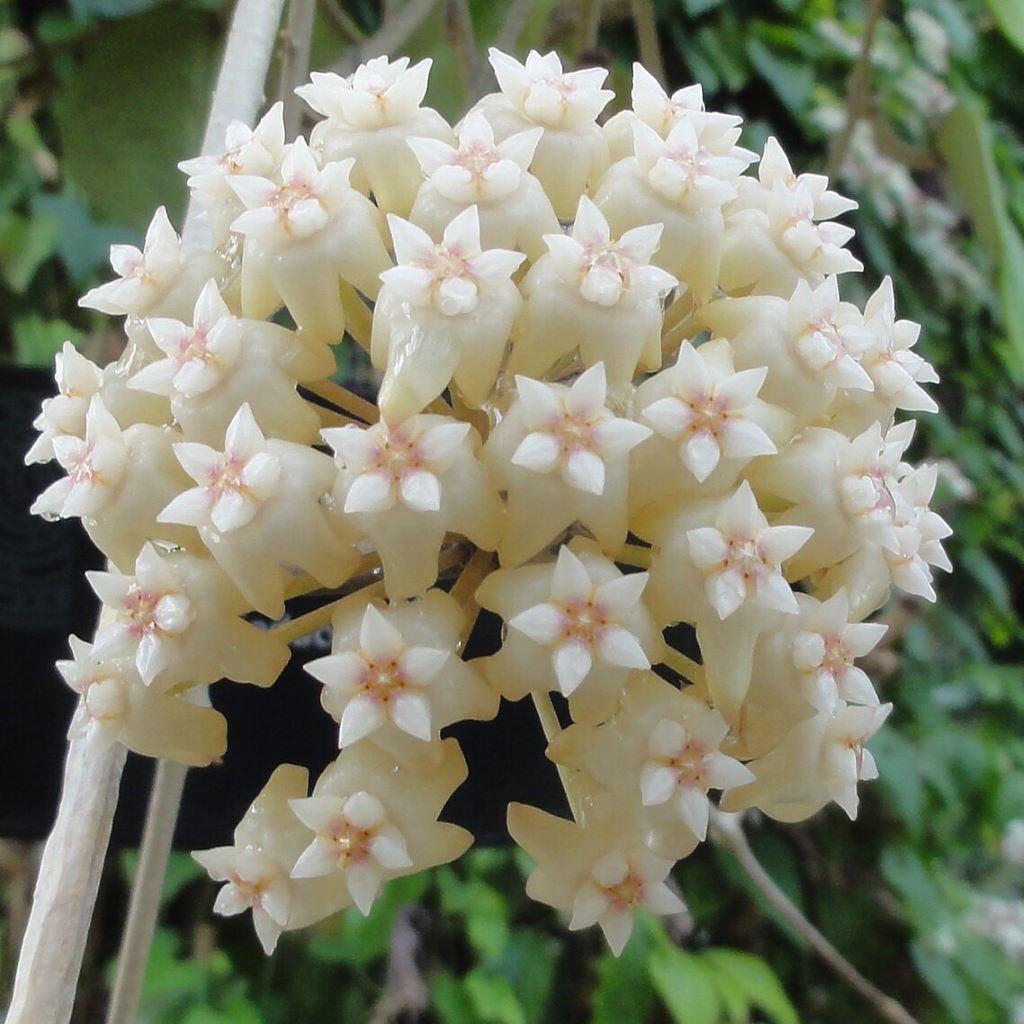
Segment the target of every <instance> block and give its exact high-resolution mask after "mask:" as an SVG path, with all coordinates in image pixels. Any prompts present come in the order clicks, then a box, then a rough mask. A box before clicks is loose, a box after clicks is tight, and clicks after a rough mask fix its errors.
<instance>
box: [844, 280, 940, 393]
mask: <svg viewBox="0 0 1024 1024" xmlns="http://www.w3.org/2000/svg"><path fill="white" fill-rule="evenodd" d="M864 321H865V323H866V325H867V328H868V331H869V342H868V344H867V345H866V346H865V351H864V353H863V354H862V356H861V365H862V366H863V368H864V370H865V371H866V372H867V374H868V376H869V377H870V378H871V380H872V381H873V382H874V386H875V390H876V392H877V393H878V394H879V395H880V396H881V397H883V398H885V399H887V400H888V401H890V402H892V403H893V406H894V407H895V408H896V409H904V410H906V411H908V412H938V408H939V407H938V405H937V404H936V402H935V400H934V399H933V398H932V397H931V395H929V394H928V393H927V392H926V391H925V390H924V388H922V387H921V385H922V384H934V383H936V382H937V381H938V379H939V377H938V374H937V373H936V372H935V370H934V369H933V367H932V366H931V364H930V363H928V362H926V361H925V360H924V359H922V358H921V356H919V355H918V354H917V353H916V352H913V351H912V349H913V347H914V345H915V344H916V343H917V339H918V337H919V335H920V333H921V325H920V324H917V323H914V321H912V320H897V319H896V302H895V299H894V297H893V290H892V279H891V278H889V277H886V278H885V280H884V281H883V282H882V283H881V285H880V286H879V287H878V290H877V291H876V292H875V293H874V294H873V295H872V296H871V298H870V299H868V303H867V305H866V306H865V307H864Z"/></svg>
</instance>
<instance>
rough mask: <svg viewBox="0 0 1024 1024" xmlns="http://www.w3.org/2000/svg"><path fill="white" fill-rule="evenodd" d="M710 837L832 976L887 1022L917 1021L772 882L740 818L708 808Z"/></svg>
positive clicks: (905, 1023)
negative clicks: (826, 936)
mask: <svg viewBox="0 0 1024 1024" xmlns="http://www.w3.org/2000/svg"><path fill="white" fill-rule="evenodd" d="M711 838H712V839H713V840H714V841H715V842H717V843H719V844H720V845H722V846H724V847H725V848H726V849H728V850H729V851H730V852H731V853H732V855H733V856H734V857H735V858H736V861H737V863H738V864H739V866H740V867H741V868H742V869H743V872H744V874H746V876H747V877H748V878H749V879H750V880H751V882H753V883H754V885H755V886H756V887H757V889H758V891H759V892H760V893H761V895H762V896H764V898H765V899H766V900H767V901H768V903H769V904H770V905H771V906H772V908H773V909H774V910H775V911H776V912H777V913H778V915H779V916H780V917H781V918H782V919H783V920H784V921H785V922H786V923H787V924H788V925H789V926H790V927H791V928H792V929H793V930H794V931H795V932H796V933H797V934H798V935H800V936H801V937H802V938H804V939H806V941H807V944H808V945H809V946H810V947H811V948H812V949H813V950H814V951H815V953H817V954H818V956H820V957H821V959H822V960H824V961H825V963H826V964H827V965H828V966H829V968H830V969H831V970H832V971H833V972H834V973H835V975H836V976H837V977H838V978H839V979H840V980H841V981H843V982H844V983H845V984H846V985H848V986H849V987H850V988H852V989H853V990H854V991H855V992H857V993H859V994H860V995H861V996H863V997H864V999H866V1000H867V1001H868V1002H869V1003H871V1005H872V1006H874V1008H875V1009H876V1010H877V1011H878V1014H879V1016H880V1017H881V1018H882V1020H885V1021H890V1022H891V1024H918V1022H917V1020H916V1019H915V1018H914V1017H912V1016H911V1015H910V1014H909V1013H908V1012H907V1010H906V1009H905V1008H904V1007H903V1006H902V1005H901V1004H900V1003H899V1002H898V1001H897V1000H896V999H894V998H893V997H892V996H889V995H886V994H885V993H884V992H883V991H882V990H881V989H879V988H877V987H876V986H875V985H873V984H872V983H871V982H870V981H868V979H867V978H865V977H864V975H863V974H861V973H860V971H858V970H857V968H856V967H854V966H853V964H851V963H850V961H849V960H847V959H846V957H844V956H843V954H842V953H840V952H839V950H838V949H836V947H835V946H833V945H832V943H831V942H829V941H828V939H826V938H825V936H824V935H822V934H821V932H820V931H818V929H817V928H815V927H814V925H813V924H811V922H810V921H808V920H807V918H806V917H804V915H803V914H802V913H801V912H800V910H799V909H798V908H797V907H796V906H795V904H794V903H793V902H792V900H790V898H789V897H788V896H787V895H786V894H785V893H784V892H783V891H782V890H781V889H780V888H779V887H778V885H776V884H775V881H774V879H773V878H772V877H771V875H769V874H768V872H767V871H765V869H764V868H763V867H762V865H761V862H760V861H759V860H758V859H757V856H756V855H755V853H754V851H753V850H752V849H751V848H750V843H749V842H747V836H746V833H745V832H744V831H743V826H742V824H741V818H740V815H738V814H727V813H726V812H725V811H720V810H718V809H717V808H715V807H712V808H711Z"/></svg>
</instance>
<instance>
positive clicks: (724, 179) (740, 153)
mask: <svg viewBox="0 0 1024 1024" xmlns="http://www.w3.org/2000/svg"><path fill="white" fill-rule="evenodd" d="M633 145H634V148H635V151H636V158H637V160H638V161H639V164H640V169H641V171H642V172H643V174H644V175H645V176H646V180H647V182H648V184H649V185H650V187H651V188H652V189H654V191H655V192H657V193H658V195H660V196H662V197H663V198H664V199H666V200H668V201H669V202H670V203H672V204H674V205H677V206H679V207H681V208H682V209H685V210H687V211H697V210H704V209H707V208H717V207H721V206H723V205H724V204H725V203H727V202H729V201H730V200H732V199H735V198H736V196H737V194H738V193H737V189H736V179H737V178H738V177H739V176H740V175H741V174H742V173H743V171H744V170H746V168H747V167H748V166H749V164H750V163H751V160H750V159H748V158H747V156H746V151H745V150H739V149H734V150H733V151H732V153H730V155H726V156H720V155H717V154H716V153H713V152H710V151H709V150H707V149H705V148H704V146H703V145H702V141H701V137H700V136H699V135H698V133H697V130H696V128H695V127H694V124H693V122H692V121H691V120H689V119H684V120H680V121H678V122H677V123H676V124H675V126H674V127H673V128H672V130H671V131H670V132H669V133H668V136H667V137H666V138H664V139H663V138H662V137H661V136H660V135H659V134H658V133H657V132H656V131H655V130H654V129H653V128H651V127H650V126H649V125H647V124H645V123H644V122H643V121H641V120H639V119H637V120H636V121H634V122H633Z"/></svg>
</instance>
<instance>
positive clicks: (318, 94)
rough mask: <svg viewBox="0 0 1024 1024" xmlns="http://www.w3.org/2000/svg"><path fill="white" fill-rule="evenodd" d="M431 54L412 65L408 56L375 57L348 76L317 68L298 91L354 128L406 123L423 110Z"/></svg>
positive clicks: (318, 109) (334, 118)
mask: <svg viewBox="0 0 1024 1024" xmlns="http://www.w3.org/2000/svg"><path fill="white" fill-rule="evenodd" d="M432 63H433V62H432V61H431V60H430V58H427V59H426V60H421V61H420V62H419V63H418V64H414V65H412V66H411V67H410V66H409V58H408V57H400V58H399V59H398V60H394V61H392V60H389V59H388V58H387V57H374V58H373V59H372V60H369V61H367V62H366V63H365V64H360V66H359V67H358V68H356V70H355V71H354V72H353V73H352V74H351V75H349V76H348V77H347V78H343V77H342V76H341V75H336V74H333V73H331V72H318V71H314V72H313V74H312V76H311V78H312V82H311V84H309V85H302V86H300V87H299V88H298V89H296V90H295V92H296V93H297V94H298V95H299V96H301V97H302V98H303V99H304V100H305V101H306V102H307V103H308V104H309V105H310V106H311V107H312V108H313V109H314V110H315V111H316V112H317V113H319V114H323V116H324V117H326V118H329V119H330V120H331V121H333V122H336V123H337V124H339V125H345V126H346V127H348V128H350V129H352V130H354V131H372V130H374V129H377V128H385V127H388V126H391V125H398V124H403V123H404V122H406V121H408V120H410V119H411V118H412V117H413V116H414V115H415V114H416V112H417V111H418V110H419V107H420V104H421V103H422V102H423V97H424V96H425V95H426V92H427V81H428V80H429V78H430V68H431V65H432Z"/></svg>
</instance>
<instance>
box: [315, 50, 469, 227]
mask: <svg viewBox="0 0 1024 1024" xmlns="http://www.w3.org/2000/svg"><path fill="white" fill-rule="evenodd" d="M430 67H431V61H430V60H429V59H428V60H421V61H420V62H419V63H418V64H413V65H411V66H410V64H409V58H408V57H401V58H399V59H398V60H395V61H391V60H389V59H388V58H387V57H374V58H373V59H372V60H369V61H367V62H366V63H365V64H361V65H360V66H359V67H358V68H356V70H355V71H354V72H353V73H352V74H351V75H349V76H348V77H347V78H342V77H341V76H340V75H336V74H333V73H323V72H314V73H313V76H312V82H311V83H310V84H309V85H304V86H301V87H300V88H299V89H297V90H296V92H297V93H298V94H299V95H300V96H301V97H302V98H303V99H304V100H305V101H306V102H307V103H308V104H309V105H310V106H311V107H312V108H313V109H314V110H315V111H317V112H318V113H320V114H323V115H324V116H325V117H326V120H325V121H323V122H321V123H320V124H318V125H317V126H316V128H315V129H314V130H313V133H312V136H311V141H312V144H313V147H314V148H315V149H317V150H318V151H321V152H322V153H323V154H324V157H325V158H326V159H327V160H345V159H348V158H352V159H353V160H354V167H353V183H354V184H355V186H356V187H357V188H359V189H360V190H361V191H364V192H372V193H373V195H374V197H375V198H376V200H377V203H378V205H379V206H380V207H381V208H383V209H386V210H391V211H392V212H394V213H397V214H398V215H399V216H401V217H406V216H408V214H409V210H410V209H411V207H412V203H413V199H414V198H415V196H416V190H417V189H418V188H419V185H420V182H421V180H422V176H421V174H420V169H419V166H418V164H417V161H416V158H415V157H414V156H413V153H412V151H411V150H410V149H409V146H408V144H407V143H408V140H409V139H412V138H433V139H439V140H441V141H444V142H452V141H454V137H453V135H452V130H451V128H449V127H448V124H447V123H446V122H445V120H444V118H443V117H441V115H440V114H438V112H437V111H436V110H431V109H430V108H429V107H423V106H421V104H422V102H423V97H424V95H425V94H426V91H427V79H428V78H429V75H430Z"/></svg>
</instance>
